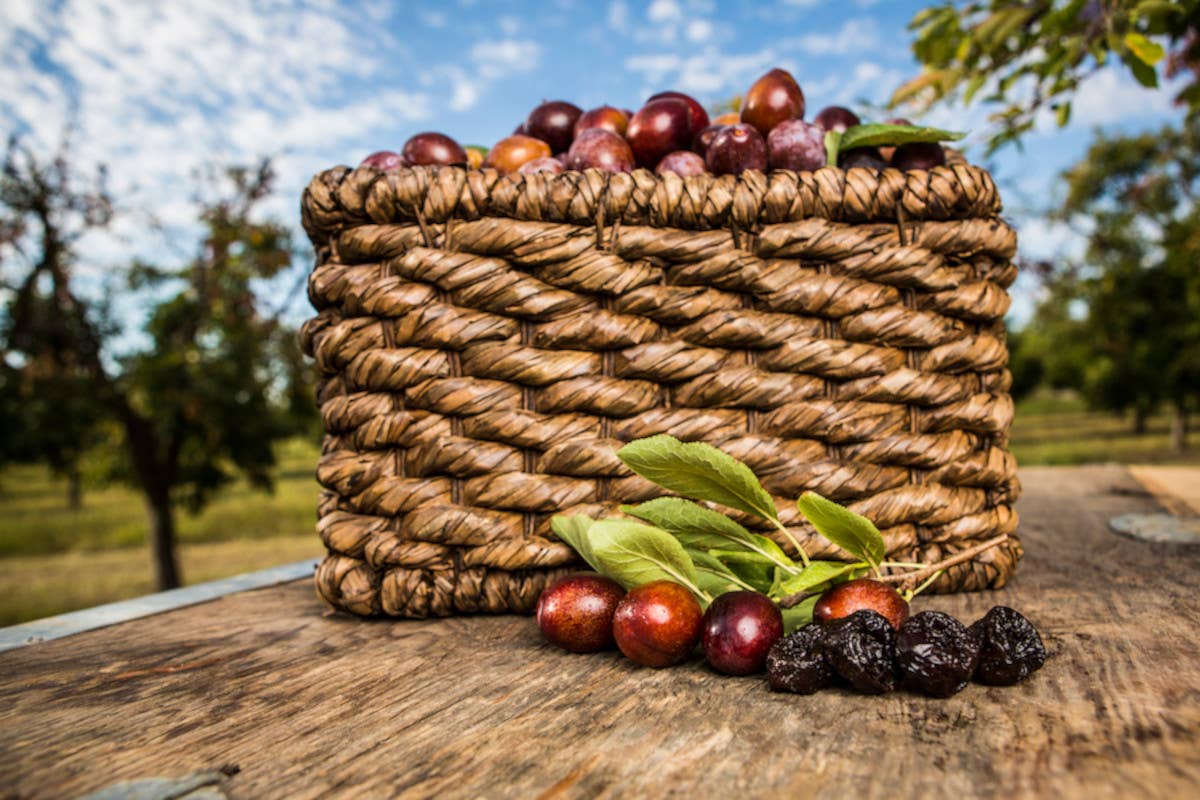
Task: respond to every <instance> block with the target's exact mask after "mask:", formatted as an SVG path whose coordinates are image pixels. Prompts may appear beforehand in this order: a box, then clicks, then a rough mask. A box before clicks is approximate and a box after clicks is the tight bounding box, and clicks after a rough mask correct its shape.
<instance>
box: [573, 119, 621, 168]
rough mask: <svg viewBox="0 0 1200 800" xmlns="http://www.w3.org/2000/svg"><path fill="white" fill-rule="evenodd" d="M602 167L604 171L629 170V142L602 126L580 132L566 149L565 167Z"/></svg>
mask: <svg viewBox="0 0 1200 800" xmlns="http://www.w3.org/2000/svg"><path fill="white" fill-rule="evenodd" d="M589 167H590V168H595V169H602V170H604V171H605V172H629V171H630V170H632V169H633V151H632V150H631V149H630V148H629V143H628V142H626V141H625V140H624V139H622V138H621V137H620V136H618V135H617V134H615V133H613V132H612V131H608V130H605V129H604V128H588V129H587V130H585V131H582V132H580V134H579V136H578V138H576V139H575V141H574V142H572V143H571V149H570V150H568V151H567V169H588V168H589Z"/></svg>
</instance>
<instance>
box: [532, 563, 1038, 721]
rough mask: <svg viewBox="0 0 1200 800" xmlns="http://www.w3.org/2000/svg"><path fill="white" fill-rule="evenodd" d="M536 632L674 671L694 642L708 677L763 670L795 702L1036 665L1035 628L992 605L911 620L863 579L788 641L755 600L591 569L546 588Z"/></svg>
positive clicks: (1008, 679) (904, 606) (770, 612)
mask: <svg viewBox="0 0 1200 800" xmlns="http://www.w3.org/2000/svg"><path fill="white" fill-rule="evenodd" d="M537 624H538V627H539V628H540V630H541V632H542V635H543V636H544V637H545V638H546V639H547V640H548V641H550V642H552V643H553V644H556V645H558V646H559V647H562V648H563V649H565V650H570V651H571V652H575V653H594V652H599V651H602V650H609V649H612V648H613V647H614V646H615V647H617V648H618V649H619V650H620V651H621V652H622V653H623V654H624V655H625V656H626V657H628V658H630V659H631V660H633V661H634V662H636V663H638V664H641V665H643V666H648V667H668V666H672V665H674V664H679V663H682V662H683V661H686V660H687V659H688V658H690V657H691V656H692V654H693V652H694V651H695V650H696V648H697V646H699V647H700V648H701V650H702V651H703V654H704V657H705V659H706V660H707V661H708V663H709V664H710V665H711V666H712V668H713V669H715V670H716V671H718V672H721V673H725V674H727V675H753V674H756V673H761V672H763V671H764V670H765V671H766V673H767V681H768V684H769V685H770V687H771V689H773V690H775V691H784V692H795V693H798V694H811V693H813V692H815V691H817V690H819V689H823V688H826V687H834V686H842V687H846V688H849V689H852V690H854V691H857V692H860V693H863V694H883V693H886V692H890V691H893V690H894V689H897V688H903V689H908V690H911V691H915V692H919V693H921V694H925V695H929V696H931V697H949V696H951V695H953V694H956V693H957V692H959V691H961V690H962V689H963V688H964V687H965V686H966V685H967V683H968V682H969V681H971V680H972V679H974V680H975V681H977V682H979V683H983V684H988V685H992V686H1009V685H1012V684H1015V683H1019V682H1020V681H1022V680H1024V679H1025V678H1027V677H1029V675H1030V674H1032V673H1033V672H1034V671H1036V670H1037V669H1039V668H1040V667H1041V666H1042V663H1043V662H1044V661H1045V660H1046V649H1045V647H1044V646H1043V644H1042V639H1041V637H1040V636H1039V635H1038V632H1037V629H1036V628H1034V626H1033V625H1032V623H1030V622H1029V620H1027V619H1026V618H1025V617H1023V616H1021V615H1020V614H1019V613H1017V612H1016V611H1014V610H1012V609H1011V608H1008V607H1006V606H995V607H994V608H992V609H991V610H990V611H988V612H987V614H985V615H984V616H983V617H982V618H981V619H979V620H978V621H977V622H975V623H974V624H973V625H971V626H970V627H966V626H964V625H963V624H962V623H960V622H959V621H958V620H956V619H955V618H954V617H952V616H950V615H949V614H944V613H942V612H940V611H922V612H920V613H917V614H912V615H911V616H910V615H909V607H908V602H907V601H906V600H905V599H904V598H903V597H901V596H900V594H899V593H898V592H897V591H896V590H895V589H894V588H893V587H892V586H890V585H888V584H886V583H882V582H879V581H875V580H871V579H868V578H859V579H856V580H853V581H849V582H847V583H843V584H839V585H837V586H835V587H833V588H831V589H829V590H828V591H826V592H825V593H824V594H823V595H821V597H820V598H819V600H818V601H817V603H816V605H815V607H814V608H813V621H812V622H810V623H809V624H807V625H805V626H804V627H802V628H799V629H798V630H796V631H793V632H792V633H790V634H787V635H784V625H783V617H782V613H781V611H780V609H779V608H778V606H776V605H775V603H774V602H772V601H771V599H770V598H768V597H766V596H765V595H762V594H759V593H758V592H751V591H734V592H726V593H724V594H721V595H718V596H717V597H716V598H715V599H714V600H713V601H712V603H711V604H710V605H709V607H708V609H707V610H706V611H701V608H700V604H699V603H698V602H697V601H696V598H695V596H694V595H693V594H692V593H691V592H690V591H689V590H688V589H687V588H685V587H684V586H682V585H680V584H678V583H674V582H672V581H667V580H660V581H653V582H650V583H646V584H643V585H641V586H636V587H634V588H632V589H630V590H629V591H628V592H626V591H625V590H624V589H622V588H621V586H620V585H619V584H617V583H616V582H615V581H613V580H610V579H609V578H606V577H604V576H602V575H597V574H594V573H582V574H576V575H568V576H566V577H564V578H560V579H558V580H557V581H555V582H554V583H552V584H551V585H550V586H549V587H547V588H546V590H545V591H544V592H543V593H542V595H541V597H540V598H539V600H538V605H537Z"/></svg>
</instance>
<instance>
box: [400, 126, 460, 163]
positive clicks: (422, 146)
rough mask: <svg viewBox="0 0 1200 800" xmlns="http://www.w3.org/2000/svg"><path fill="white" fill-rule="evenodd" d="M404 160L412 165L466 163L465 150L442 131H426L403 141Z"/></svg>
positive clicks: (402, 153)
mask: <svg viewBox="0 0 1200 800" xmlns="http://www.w3.org/2000/svg"><path fill="white" fill-rule="evenodd" d="M401 155H402V156H404V160H405V161H406V162H408V163H409V164H412V165H413V166H420V165H424V164H442V165H449V164H464V165H465V164H466V163H467V151H466V150H463V149H462V146H461V145H460V144H459V143H458V142H456V141H454V140H453V139H451V138H450V137H449V136H446V135H445V134H443V133H435V132H433V131H426V132H425V133H418V134H417V135H416V136H414V137H412V138H411V139H409V140H408V141H407V142H405V143H404V150H403V151H402V152H401Z"/></svg>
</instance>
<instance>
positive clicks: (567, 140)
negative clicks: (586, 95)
mask: <svg viewBox="0 0 1200 800" xmlns="http://www.w3.org/2000/svg"><path fill="white" fill-rule="evenodd" d="M582 114H583V110H582V109H580V108H579V106H577V105H575V104H573V103H568V102H566V101H565V100H550V101H549V102H545V103H542V104H541V105H540V106H538V107H537V108H535V109H534V110H533V111H530V112H529V118H528V119H526V120H525V133H527V134H529V135H530V136H532V137H534V138H536V139H541V140H542V141H543V142H545V143H546V144H548V145H550V149H551V150H552V151H554V152H555V153H560V152H562V151H563V150H566V149H567V148H568V147H570V146H571V140H572V139H573V138H575V123H576V122H578V121H579V117H580V115H582Z"/></svg>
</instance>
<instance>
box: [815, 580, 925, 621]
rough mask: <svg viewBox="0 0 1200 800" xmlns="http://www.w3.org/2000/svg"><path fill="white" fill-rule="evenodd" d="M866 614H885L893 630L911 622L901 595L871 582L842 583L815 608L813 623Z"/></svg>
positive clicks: (882, 584)
mask: <svg viewBox="0 0 1200 800" xmlns="http://www.w3.org/2000/svg"><path fill="white" fill-rule="evenodd" d="M863 610H869V611H874V612H876V613H878V614H881V615H882V616H883V617H884V619H886V620H887V621H888V622H889V623H891V625H892V627H893V628H899V627H900V625H901V624H903V622H904V620H906V619H908V602H907V601H905V599H904V598H903V597H901V596H900V593H899V592H897V591H896V590H895V589H893V588H892V587H891V586H889V585H888V584H886V583H882V582H880V581H873V580H871V579H870V578H858V579H856V580H852V581H847V582H846V583H839V584H838V585H837V586H834V587H833V588H832V589H830V590H829V591H827V592H825V594H823V595H821V599H820V600H818V601H817V604H816V606H814V607H813V619H815V620H818V621H820V622H829V621H830V620H835V619H841V618H843V617H848V616H850V615H851V614H853V613H854V612H856V611H863Z"/></svg>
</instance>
